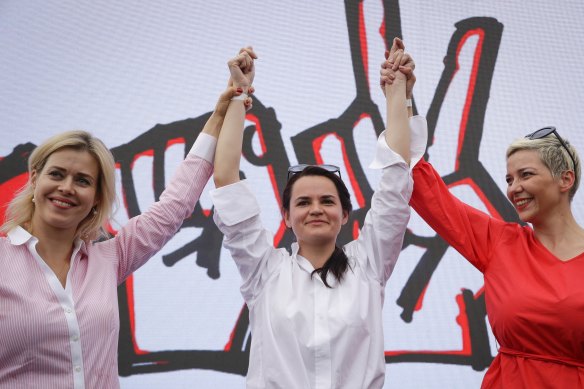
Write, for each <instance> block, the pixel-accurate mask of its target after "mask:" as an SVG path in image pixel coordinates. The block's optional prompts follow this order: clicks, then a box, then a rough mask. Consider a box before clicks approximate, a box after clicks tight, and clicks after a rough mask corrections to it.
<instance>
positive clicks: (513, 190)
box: [507, 180, 523, 199]
mask: <svg viewBox="0 0 584 389" xmlns="http://www.w3.org/2000/svg"><path fill="white" fill-rule="evenodd" d="M522 191H523V187H522V186H521V183H520V182H518V181H517V180H514V181H513V182H512V183H511V184H510V185H509V186H507V197H509V198H510V199H511V198H512V197H513V195H514V194H517V193H521V192H522Z"/></svg>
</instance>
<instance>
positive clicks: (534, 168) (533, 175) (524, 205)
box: [506, 150, 563, 224]
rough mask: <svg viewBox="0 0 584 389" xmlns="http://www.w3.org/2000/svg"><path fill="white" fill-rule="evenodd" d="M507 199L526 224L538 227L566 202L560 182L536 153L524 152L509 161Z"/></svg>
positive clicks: (512, 156) (511, 156)
mask: <svg viewBox="0 0 584 389" xmlns="http://www.w3.org/2000/svg"><path fill="white" fill-rule="evenodd" d="M506 180H507V198H509V200H510V201H511V203H512V204H513V205H514V207H515V209H516V211H517V214H518V215H519V218H520V219H521V220H522V221H524V222H529V223H532V224H534V223H538V222H539V221H541V220H544V219H545V218H547V217H548V216H551V215H554V211H556V210H557V208H558V206H559V205H560V204H561V201H563V196H562V192H563V191H562V189H561V183H560V179H555V178H554V177H553V176H552V173H551V172H550V170H549V169H548V168H547V167H546V166H545V165H544V163H543V162H542V161H541V159H540V157H539V154H538V152H537V151H535V150H521V151H517V152H515V153H513V154H511V155H510V156H509V157H508V158H507V176H506Z"/></svg>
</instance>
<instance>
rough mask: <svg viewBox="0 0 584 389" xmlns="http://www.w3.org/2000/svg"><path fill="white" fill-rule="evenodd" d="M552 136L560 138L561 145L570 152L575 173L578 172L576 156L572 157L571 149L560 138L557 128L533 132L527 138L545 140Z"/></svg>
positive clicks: (551, 127) (545, 128) (550, 127)
mask: <svg viewBox="0 0 584 389" xmlns="http://www.w3.org/2000/svg"><path fill="white" fill-rule="evenodd" d="M550 134H554V135H555V136H556V138H558V140H559V141H560V143H561V144H562V146H563V147H564V149H566V151H567V152H568V155H569V156H570V158H571V159H572V166H573V167H574V172H576V160H575V159H574V156H573V155H572V152H571V151H570V149H569V148H568V146H567V145H566V142H564V140H563V139H562V137H561V136H560V134H558V131H556V128H555V127H554V126H549V127H544V128H540V129H539V130H537V131H535V132H532V133H531V134H527V135H525V137H526V138H527V139H532V140H533V139H541V138H545V137H546V136H548V135H550Z"/></svg>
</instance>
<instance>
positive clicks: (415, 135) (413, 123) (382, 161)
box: [369, 115, 428, 169]
mask: <svg viewBox="0 0 584 389" xmlns="http://www.w3.org/2000/svg"><path fill="white" fill-rule="evenodd" d="M409 122H410V123H409V124H410V131H411V135H410V154H411V162H410V166H412V167H414V166H415V165H416V164H417V163H418V161H419V160H420V159H422V157H423V156H424V152H425V151H426V144H427V142H428V124H427V123H426V118H425V117H423V116H419V115H417V116H413V117H411V118H410V120H409ZM399 162H404V160H403V158H402V157H401V155H399V154H398V153H396V152H395V151H393V150H392V149H391V148H390V147H389V146H388V145H387V142H386V141H385V131H383V132H382V133H381V135H379V138H377V146H376V148H375V158H374V159H373V162H371V164H370V165H369V167H370V168H372V169H383V168H385V167H388V166H391V165H395V164H396V163H399Z"/></svg>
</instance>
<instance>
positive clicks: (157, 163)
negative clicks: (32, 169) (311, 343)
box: [0, 0, 584, 388]
mask: <svg viewBox="0 0 584 389" xmlns="http://www.w3.org/2000/svg"><path fill="white" fill-rule="evenodd" d="M583 19H584V3H582V2H581V1H563V2H555V3H554V2H549V1H540V0H538V1H531V2H521V1H460V0H459V1H455V0H445V1H438V0H436V1H432V2H426V1H419V0H418V1H414V0H410V1H407V2H406V1H402V2H399V1H397V0H386V1H380V0H376V1H373V0H367V1H356V0H346V1H345V2H344V3H343V2H341V1H330V0H329V1H320V2H315V1H306V0H297V1H278V2H260V1H247V2H241V1H237V2H236V1H223V2H204V1H187V0H174V1H153V0H151V1H146V2H144V1H138V0H127V1H123V2H119V1H99V2H96V1H88V0H74V1H73V0H63V1H59V2H47V1H41V0H3V1H2V2H0V51H1V53H2V54H1V55H0V134H1V138H2V141H1V142H0V158H1V159H0V204H5V203H6V202H7V201H9V199H10V198H11V197H12V195H13V193H14V191H15V190H16V189H17V188H19V187H20V186H21V185H22V184H23V183H24V182H25V181H26V179H27V176H26V157H27V156H28V154H29V153H30V151H31V150H32V149H33V148H34V147H35V145H36V144H38V143H39V142H41V141H42V140H43V139H45V138H47V137H48V136H50V135H52V134H54V133H56V132H60V131H65V130H70V129H76V128H82V129H86V130H89V131H91V132H93V133H94V134H96V135H97V136H99V137H100V138H102V139H103V140H104V141H105V143H106V144H107V146H108V147H110V148H111V149H112V151H113V153H114V155H115V158H116V161H117V166H118V169H117V179H118V188H119V190H118V195H119V199H120V201H119V208H118V211H117V212H116V214H115V218H114V220H112V223H111V226H112V231H114V232H115V230H116V229H117V228H119V225H121V224H123V223H125V222H126V221H127V220H128V219H129V218H130V217H132V216H135V215H138V214H140V213H141V212H142V211H143V210H145V209H146V208H147V207H148V206H149V205H150V204H151V203H152V202H153V201H155V200H156V199H157V198H158V197H159V195H160V193H161V192H162V190H163V189H164V186H165V183H166V180H167V179H168V178H169V177H170V175H171V174H172V172H173V171H174V169H175V168H176V166H177V164H178V163H179V162H180V160H181V159H182V158H183V157H184V155H185V152H186V151H187V150H188V149H189V148H190V146H191V145H192V143H193V141H194V139H195V138H196V136H197V134H198V133H199V131H200V130H201V128H202V126H203V123H204V122H205V120H206V119H207V117H208V116H209V114H210V111H211V110H212V108H213V107H214V104H215V101H216V99H217V96H218V95H219V93H220V92H221V91H222V90H223V88H224V86H225V83H226V80H227V76H228V71H227V67H226V61H227V59H228V58H230V57H231V56H232V55H234V54H235V53H237V51H238V49H239V48H240V47H242V46H244V45H250V44H251V45H253V46H254V48H255V49H256V51H257V53H258V54H259V57H260V58H259V59H258V61H257V73H256V81H255V86H256V91H257V92H256V95H255V102H254V108H253V110H252V111H250V112H249V113H248V115H247V123H246V129H245V140H244V143H245V145H244V150H243V155H244V161H243V163H242V167H241V169H242V174H243V175H245V177H247V179H249V180H250V181H251V182H252V186H253V187H255V188H256V189H257V190H256V192H257V194H258V196H259V198H260V204H262V218H263V220H264V222H265V224H266V225H267V227H268V228H269V229H271V230H272V231H273V232H274V243H275V244H276V245H279V246H289V245H290V243H291V241H292V239H293V236H291V234H290V233H289V232H287V231H285V229H284V225H283V223H282V220H281V218H280V216H279V201H280V195H279V193H280V192H281V191H282V189H283V187H284V185H285V180H286V169H287V167H288V166H289V165H291V164H296V163H299V162H300V163H321V162H326V163H331V164H336V165H339V166H341V167H342V168H341V172H342V176H343V177H344V178H345V180H346V181H347V182H348V183H349V186H350V190H351V193H352V198H353V203H354V204H353V205H354V208H355V209H356V211H355V212H354V213H353V215H352V218H351V220H350V223H349V224H348V226H347V228H346V229H345V230H344V231H343V233H342V235H341V240H342V241H343V242H345V241H348V240H350V239H352V237H353V236H354V234H355V233H356V231H357V229H358V227H359V226H360V225H361V224H362V222H363V218H364V216H365V212H366V211H367V209H368V208H369V201H370V198H371V194H372V191H373V190H374V188H375V187H376V184H377V181H378V179H379V173H378V172H376V171H370V170H368V169H367V165H368V164H369V162H370V159H371V156H372V153H373V150H374V145H375V139H376V137H377V135H378V134H379V133H380V132H381V131H382V130H383V128H384V115H385V113H384V111H385V108H384V107H385V106H384V98H383V95H382V93H381V91H380V89H379V87H378V68H379V64H380V63H381V61H382V60H383V52H384V49H385V47H386V46H387V45H388V44H390V43H391V41H392V38H393V37H394V36H401V37H403V39H404V40H405V43H406V48H407V51H408V52H410V53H411V54H412V55H413V56H414V58H415V60H416V64H417V67H416V74H417V79H418V82H417V84H416V87H415V91H414V102H415V108H416V111H417V112H418V113H419V114H421V115H425V116H426V117H427V119H428V123H429V130H430V140H431V145H430V147H429V149H428V158H429V160H430V161H431V162H432V163H433V164H434V166H435V167H436V168H437V169H438V170H439V172H440V173H441V174H442V175H443V177H444V178H445V180H446V181H447V183H448V184H449V185H450V187H451V189H452V191H453V192H454V193H455V194H456V195H457V196H459V197H460V198H462V199H463V200H465V201H467V202H470V203H471V204H473V205H475V206H476V207H478V208H480V209H483V210H484V211H486V212H488V213H490V214H492V215H494V216H496V217H500V218H503V219H506V220H517V216H516V214H515V213H514V211H513V209H512V207H511V206H510V204H509V203H508V202H507V200H506V197H505V186H506V184H505V179H504V176H505V158H504V152H505V148H506V145H507V144H508V143H510V142H511V141H512V140H513V139H515V138H517V137H521V136H523V135H525V134H526V133H528V132H531V131H533V130H536V129H538V128H540V127H543V126H547V125H555V126H556V127H557V128H558V131H559V132H560V134H561V135H562V136H565V137H566V138H568V139H569V140H570V141H571V142H572V143H573V144H574V145H575V146H576V147H577V149H578V150H580V152H581V153H584V132H583V131H582V130H581V128H580V126H581V123H582V122H583V121H584V110H582V109H581V103H582V101H583V92H582V91H583V88H582V85H583V83H584V70H583V68H582V66H581V63H582V60H583V59H584V57H583V54H582V53H583V52H584V50H583V49H584V47H583V46H584V44H583V42H584V27H583V25H582V23H581V20H583ZM209 189H212V183H210V184H209V185H208V188H207V190H206V191H205V194H204V195H203V197H202V198H201V200H200V202H199V203H198V205H197V207H196V209H195V210H194V212H193V215H192V217H191V218H189V219H188V220H186V221H185V223H184V224H183V226H182V229H181V230H180V232H179V233H178V234H177V235H176V237H175V238H174V239H172V240H171V241H170V242H169V243H168V244H167V245H166V246H165V248H164V249H163V250H162V252H161V253H160V254H159V255H157V256H155V257H154V258H152V259H151V260H150V262H149V263H148V264H147V265H145V266H144V267H143V268H142V269H140V270H139V271H137V272H136V273H135V274H134V276H133V277H131V278H130V279H128V281H127V282H126V283H124V284H123V285H122V286H121V287H120V288H119V303H120V316H121V331H120V342H119V354H120V365H119V371H120V376H121V377H122V378H121V382H122V387H123V388H195V387H196V388H241V387H244V380H245V378H244V376H245V373H246V369H247V363H248V355H249V354H248V351H249V342H250V333H249V327H248V312H247V309H246V308H245V306H244V304H243V301H242V298H241V296H240V294H239V276H238V274H237V271H236V267H235V266H234V264H233V262H232V260H231V258H230V256H229V254H228V253H227V252H226V251H225V250H223V249H222V247H221V243H222V236H221V234H220V233H219V231H218V230H217V228H216V227H215V225H214V224H213V221H212V213H213V209H212V204H211V202H210V199H209V196H208V190H209ZM583 196H584V195H583V194H582V191H580V193H578V194H577V196H576V198H575V199H574V209H575V211H576V217H577V218H578V220H579V222H580V223H581V224H584V202H583V200H584V197H583ZM2 216H3V209H2V211H0V217H2ZM384 320H385V350H386V354H385V355H386V362H387V380H386V387H387V388H472V387H478V386H479V384H480V381H481V379H482V376H483V375H484V373H485V369H486V368H487V366H488V365H489V363H490V361H491V360H492V358H493V356H494V355H495V354H496V352H497V344H496V342H495V341H494V339H493V337H492V335H491V333H490V330H489V326H488V323H487V322H486V316H485V304H484V296H483V281H482V277H481V274H480V273H479V272H478V271H476V270H475V269H474V268H473V267H472V266H470V265H469V264H468V263H467V262H466V261H465V260H464V259H463V258H461V257H460V255H458V254H457V253H456V252H455V251H454V250H452V249H451V248H449V247H448V246H447V245H446V244H445V243H444V242H443V241H442V240H441V239H440V238H439V237H437V236H436V235H435V233H434V232H433V231H432V230H431V229H429V228H428V226H426V225H425V223H424V222H423V221H421V220H420V218H419V217H418V216H417V215H416V214H413V215H412V219H411V222H410V225H409V230H408V231H407V234H406V239H405V244H404V247H403V250H402V253H401V257H400V260H399V262H398V265H397V267H396V269H395V272H394V274H393V275H392V278H391V279H390V281H389V283H388V286H387V291H386V301H385V307H384Z"/></svg>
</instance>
